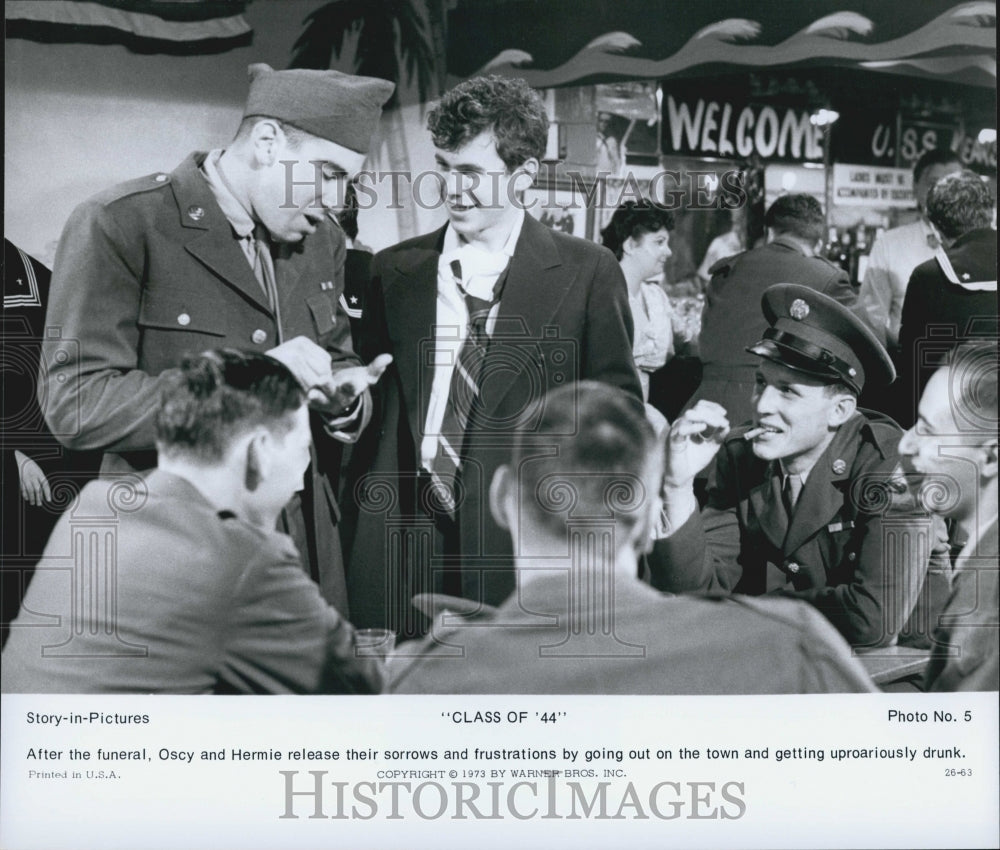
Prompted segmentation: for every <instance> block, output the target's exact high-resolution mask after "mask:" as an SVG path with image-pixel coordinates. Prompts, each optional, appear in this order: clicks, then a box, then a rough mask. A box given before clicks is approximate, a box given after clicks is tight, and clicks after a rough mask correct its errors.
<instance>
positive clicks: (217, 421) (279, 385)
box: [156, 349, 305, 463]
mask: <svg viewBox="0 0 1000 850" xmlns="http://www.w3.org/2000/svg"><path fill="white" fill-rule="evenodd" d="M304 403H305V393H304V391H303V390H302V387H301V386H300V384H299V382H298V381H297V380H296V379H295V377H294V376H293V375H292V373H291V372H290V371H289V370H288V368H287V367H286V366H284V365H283V364H282V363H279V362H278V361H277V360H275V359H274V358H273V357H268V356H267V355H266V354H258V353H256V352H252V351H237V350H235V349H218V350H215V351H206V352H205V353H203V354H199V355H197V356H195V357H188V358H185V359H184V361H183V362H182V363H181V367H180V369H178V370H177V371H176V372H171V373H169V374H168V375H167V376H166V380H165V386H164V388H163V391H162V393H161V396H160V409H159V411H158V412H157V415H156V447H157V449H158V451H160V452H161V453H163V454H166V455H170V456H177V455H182V456H185V457H189V458H192V459H195V460H198V461H200V462H202V463H212V462H217V461H220V460H222V459H223V458H224V457H225V455H226V452H227V451H228V449H229V447H230V445H231V444H232V442H233V440H234V439H235V438H237V437H239V436H240V435H241V434H245V433H246V432H247V431H249V430H250V429H252V428H255V427H258V426H263V427H265V428H267V429H268V430H270V431H272V432H273V433H275V434H276V435H279V436H283V435H284V434H286V433H287V432H288V431H289V430H290V429H291V427H292V425H293V424H294V420H293V419H292V417H291V416H290V414H292V413H294V412H295V411H296V410H298V409H299V408H300V407H302V405H303V404H304Z"/></svg>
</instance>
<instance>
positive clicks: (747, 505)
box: [649, 412, 930, 646]
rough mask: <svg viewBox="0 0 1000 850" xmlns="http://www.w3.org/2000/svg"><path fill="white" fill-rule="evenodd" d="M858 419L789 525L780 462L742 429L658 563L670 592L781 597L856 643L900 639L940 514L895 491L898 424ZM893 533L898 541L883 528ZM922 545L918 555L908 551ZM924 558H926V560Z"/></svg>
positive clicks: (663, 542) (655, 556)
mask: <svg viewBox="0 0 1000 850" xmlns="http://www.w3.org/2000/svg"><path fill="white" fill-rule="evenodd" d="M875 417H878V415H877V414H863V413H860V412H859V413H857V414H856V415H855V416H854V417H853V418H852V419H850V420H849V421H848V422H846V423H845V424H844V425H842V426H841V427H840V429H839V430H838V432H837V434H836V435H835V436H834V438H833V441H832V442H831V443H830V445H829V446H828V447H827V450H826V452H825V453H824V454H823V455H822V456H821V457H820V459H819V460H818V461H817V462H816V465H815V466H814V467H813V469H812V471H811V472H810V473H809V477H808V478H807V479H806V483H805V486H804V487H803V489H802V492H801V494H800V496H799V500H798V503H797V504H796V506H795V509H794V513H793V516H792V518H791V521H790V522H789V521H788V519H787V515H786V512H785V509H784V507H783V505H782V499H781V486H782V479H781V474H780V469H779V467H778V464H777V462H768V461H764V460H761V459H760V458H758V457H756V456H755V455H754V453H753V450H752V448H751V446H750V444H749V443H748V442H747V441H746V440H744V439H743V437H742V434H743V429H738V430H736V431H735V432H734V433H732V434H731V435H730V436H729V437H728V438H727V439H726V440H725V443H724V444H723V446H722V448H721V449H720V451H719V454H718V455H717V457H716V463H715V467H714V471H713V473H712V475H711V477H710V479H709V490H708V499H707V502H706V505H705V507H704V509H703V510H702V511H701V513H700V514H698V513H695V514H694V515H693V516H692V517H691V518H690V519H689V520H688V521H687V522H686V523H684V525H683V526H681V527H680V528H679V529H677V530H676V531H675V532H674V533H673V534H672V535H671V536H670V537H665V538H663V539H660V540H658V541H656V544H655V546H654V551H653V553H652V555H651V556H650V558H649V567H650V571H651V579H652V583H653V585H654V586H655V587H657V588H659V589H661V590H670V591H674V592H682V591H691V590H710V589H711V590H716V589H721V590H728V591H731V592H735V593H746V594H750V595H759V594H764V593H780V594H783V595H786V596H793V597H796V598H798V599H803V600H805V601H807V602H810V603H812V604H813V605H815V606H816V607H817V608H818V609H819V610H820V611H821V612H822V613H823V614H825V615H826V617H827V618H828V619H829V620H830V622H832V623H833V625H834V626H836V628H837V629H838V630H839V631H840V633H841V634H842V635H844V637H845V638H846V639H847V640H848V642H850V643H851V644H853V645H856V646H875V645H882V644H887V643H890V642H892V641H893V640H894V638H895V636H896V634H897V633H898V632H899V631H900V629H901V628H902V626H903V624H904V621H905V619H906V617H907V616H908V615H909V613H910V611H911V610H912V609H913V606H914V604H915V602H916V599H917V596H918V594H919V591H920V587H921V584H922V582H923V579H924V575H925V573H926V569H927V560H928V557H929V556H928V548H927V546H924V547H923V548H921V547H920V546H918V545H916V542H917V541H919V540H921V539H923V540H925V541H926V540H927V539H928V536H929V527H930V519H929V518H928V517H927V516H926V515H924V514H923V513H920V512H917V511H915V510H914V509H913V507H912V504H911V503H910V501H909V500H901V499H894V498H892V494H891V492H890V491H889V490H888V488H887V487H886V486H885V485H886V481H887V480H888V478H889V477H890V475H891V473H892V470H893V468H894V466H895V463H896V449H897V446H898V444H899V438H900V431H899V428H898V426H896V425H895V423H893V422H892V421H891V420H889V419H887V418H885V417H878V418H875ZM890 529H891V532H892V534H891V538H890V537H889V536H887V535H886V534H884V533H883V532H884V531H885V532H888V531H889V530H890ZM907 540H908V541H911V542H912V543H913V552H911V551H909V550H907V549H904V548H903V542H904V541H907ZM921 553H922V554H921Z"/></svg>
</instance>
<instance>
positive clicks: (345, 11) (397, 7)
mask: <svg viewBox="0 0 1000 850" xmlns="http://www.w3.org/2000/svg"><path fill="white" fill-rule="evenodd" d="M453 3H454V0H427V2H424V0H331V2H329V3H326V4H325V5H323V6H320V7H319V8H318V9H316V10H315V11H313V12H312V13H310V14H309V15H308V17H306V19H305V29H304V30H303V31H302V34H301V35H300V36H299V38H298V40H297V41H296V42H295V44H294V45H293V47H292V62H291V67H292V68H318V69H326V68H329V67H330V64H331V63H332V61H333V59H334V58H337V59H340V58H341V56H342V55H343V54H344V52H345V51H346V50H347V48H348V46H349V45H351V44H353V45H354V57H353V70H354V72H355V73H357V74H361V75H364V76H368V77H380V78H381V79H384V80H390V81H391V82H394V83H396V86H397V88H396V93H395V94H393V96H392V98H391V99H390V101H389V103H388V107H389V109H388V110H387V119H388V123H389V127H388V128H387V132H386V133H385V134H384V136H383V138H384V139H385V141H386V149H387V154H388V158H389V167H390V168H391V169H392V170H393V171H407V170H408V169H409V167H410V162H409V154H408V152H407V149H406V140H405V138H404V136H403V130H402V118H401V116H400V114H399V111H398V109H393V108H392V107H396V106H398V105H399V97H398V94H399V86H400V85H412V84H416V89H417V93H418V94H419V95H420V100H421V102H424V101H426V100H427V99H428V97H429V96H432V95H434V94H437V93H438V92H439V91H440V90H441V89H442V81H443V80H444V78H445V58H444V46H445V40H444V26H445V19H446V16H447V11H446V10H447V8H448V7H450V6H452V5H453ZM429 6H430V8H429ZM398 215H399V219H398V220H399V228H400V234H401V236H402V237H403V238H406V237H407V236H412V235H414V233H415V231H416V214H415V210H414V209H413V206H412V204H403V208H402V209H400V210H399V213H398Z"/></svg>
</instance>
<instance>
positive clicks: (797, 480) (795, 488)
mask: <svg viewBox="0 0 1000 850" xmlns="http://www.w3.org/2000/svg"><path fill="white" fill-rule="evenodd" d="M801 493H802V477H801V476H799V475H795V474H788V475H786V476H785V486H784V489H783V493H782V495H783V496H784V499H785V509H786V510H787V511H788V515H789V516H791V515H792V513H793V512H794V511H795V505H796V503H797V502H798V501H799V495H800V494H801Z"/></svg>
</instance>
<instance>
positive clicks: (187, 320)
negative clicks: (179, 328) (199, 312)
mask: <svg viewBox="0 0 1000 850" xmlns="http://www.w3.org/2000/svg"><path fill="white" fill-rule="evenodd" d="M177 324H178V325H183V326H185V327H186V326H187V325H190V324H191V317H190V316H189V315H188V314H187V313H181V314H180V315H179V316H178V317H177Z"/></svg>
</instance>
